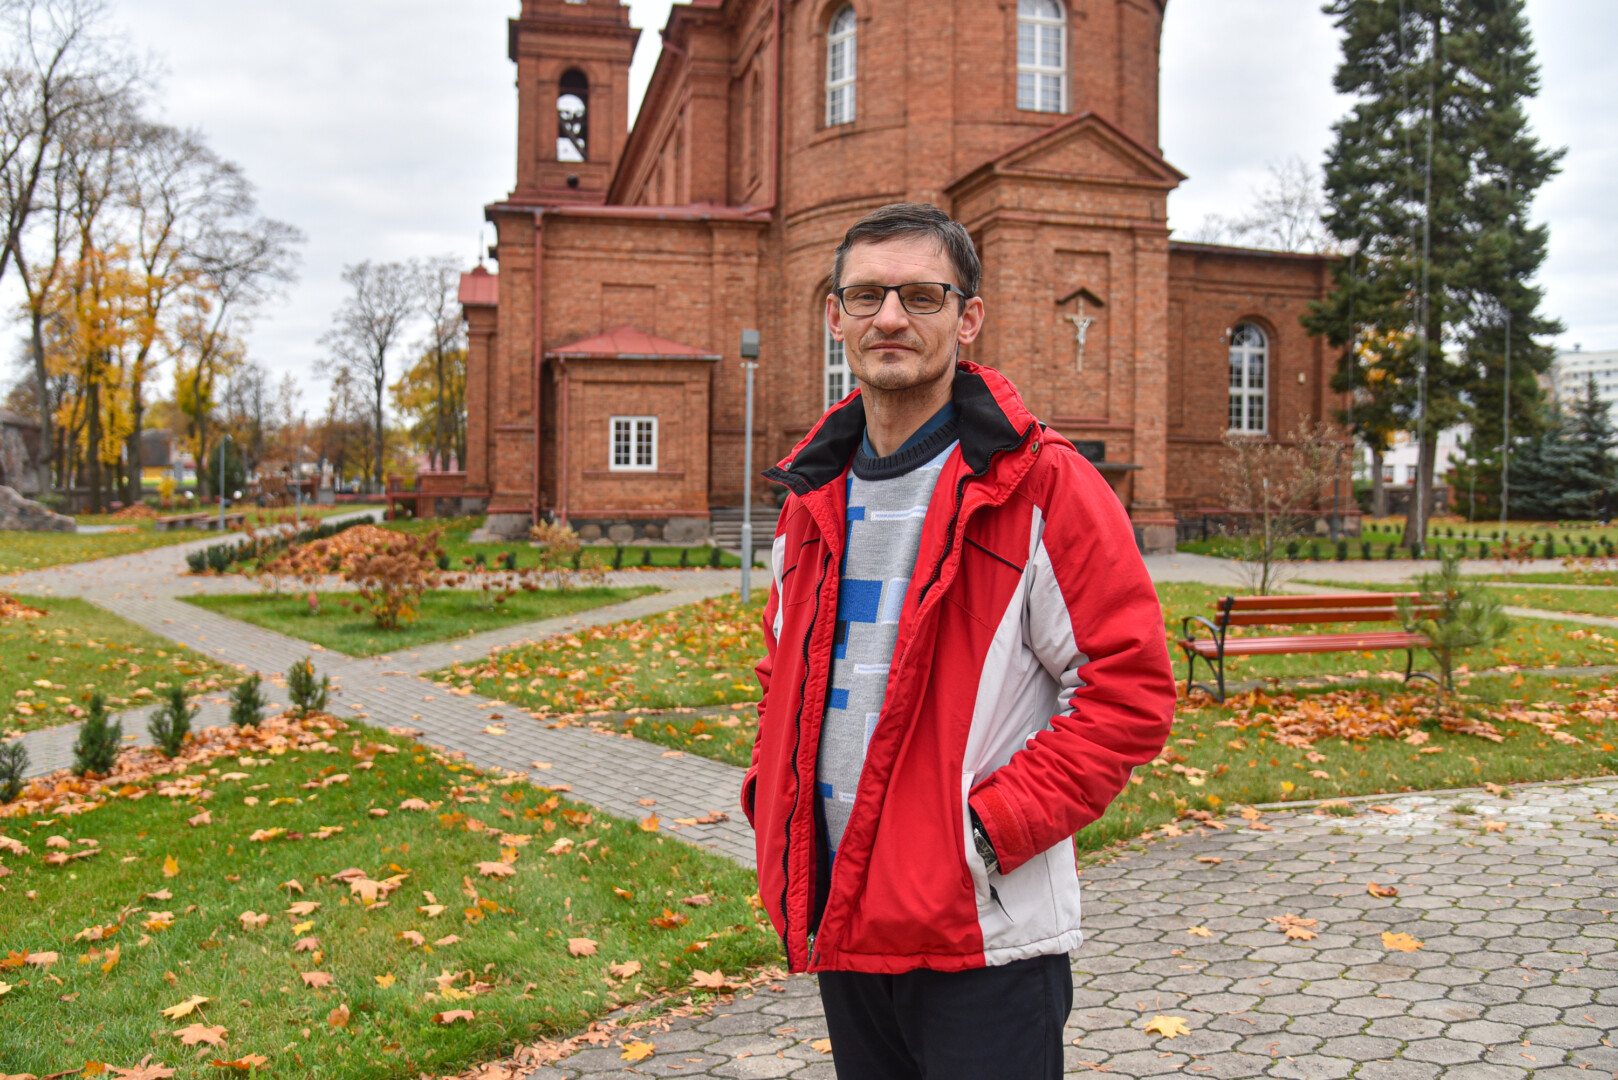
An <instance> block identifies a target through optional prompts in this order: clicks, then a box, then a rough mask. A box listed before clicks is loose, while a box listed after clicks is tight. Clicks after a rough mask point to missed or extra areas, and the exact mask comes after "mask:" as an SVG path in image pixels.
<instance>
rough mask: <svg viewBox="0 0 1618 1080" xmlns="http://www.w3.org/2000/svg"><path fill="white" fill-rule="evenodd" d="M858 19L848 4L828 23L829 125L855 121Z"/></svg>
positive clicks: (827, 95) (827, 114) (827, 124)
mask: <svg viewBox="0 0 1618 1080" xmlns="http://www.w3.org/2000/svg"><path fill="white" fill-rule="evenodd" d="M857 22H858V20H857V18H856V17H855V15H854V8H853V7H852V6H847V5H845V6H844V8H843V9H842V10H841V11H839V12H838V13H837V14H836V15H833V16H832V20H831V23H830V25H828V26H827V27H826V126H827V127H836V126H837V125H838V124H850V123H853V122H854V36H855V31H856V24H857Z"/></svg>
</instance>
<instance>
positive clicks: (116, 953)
mask: <svg viewBox="0 0 1618 1080" xmlns="http://www.w3.org/2000/svg"><path fill="white" fill-rule="evenodd" d="M122 952H123V946H122V945H114V946H113V947H112V948H110V949H108V950H107V958H106V959H105V960H103V961H101V970H102V971H111V970H112V969H113V968H115V967H117V966H118V960H119V958H120V956H121V955H122Z"/></svg>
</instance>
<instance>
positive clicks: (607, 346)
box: [545, 326, 720, 360]
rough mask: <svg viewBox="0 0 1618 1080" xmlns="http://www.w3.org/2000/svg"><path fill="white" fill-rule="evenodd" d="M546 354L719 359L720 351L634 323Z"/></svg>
mask: <svg viewBox="0 0 1618 1080" xmlns="http://www.w3.org/2000/svg"><path fill="white" fill-rule="evenodd" d="M545 355H546V356H555V357H560V358H562V359H565V360H718V359H719V358H720V357H719V354H718V353H711V352H706V351H704V350H702V349H697V348H693V347H692V346H690V345H682V344H680V343H679V342H678V341H670V340H669V339H668V338H660V337H658V336H657V335H655V334H648V333H647V332H646V331H644V330H639V329H637V328H635V327H633V326H618V327H614V328H613V329H611V330H607V331H604V332H603V333H600V334H597V335H595V336H594V337H587V338H584V339H583V340H581V341H575V342H573V343H572V344H571V345H563V346H562V347H561V348H559V349H548V350H546V352H545Z"/></svg>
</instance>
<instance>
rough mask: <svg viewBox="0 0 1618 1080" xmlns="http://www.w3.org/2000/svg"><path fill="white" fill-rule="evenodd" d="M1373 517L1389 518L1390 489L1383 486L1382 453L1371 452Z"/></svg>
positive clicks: (1378, 451)
mask: <svg viewBox="0 0 1618 1080" xmlns="http://www.w3.org/2000/svg"><path fill="white" fill-rule="evenodd" d="M1371 516H1372V517H1376V518H1380V517H1387V516H1388V489H1387V488H1386V487H1384V486H1383V484H1382V451H1380V450H1372V451H1371Z"/></svg>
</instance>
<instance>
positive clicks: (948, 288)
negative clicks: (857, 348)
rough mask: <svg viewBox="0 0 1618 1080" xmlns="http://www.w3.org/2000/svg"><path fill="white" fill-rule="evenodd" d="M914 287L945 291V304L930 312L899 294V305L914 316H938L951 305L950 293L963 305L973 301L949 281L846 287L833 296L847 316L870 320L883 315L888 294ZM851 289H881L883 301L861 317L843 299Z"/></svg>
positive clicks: (834, 291)
mask: <svg viewBox="0 0 1618 1080" xmlns="http://www.w3.org/2000/svg"><path fill="white" fill-rule="evenodd" d="M912 285H937V286H939V287H940V288H942V289H943V290H944V302H943V303H942V304H939V305H938V306H937V307H935V308H933V309H932V310H930V311H917V310H916V309H915V308H913V307H911V306H910V305H909V304H907V303H905V298H904V294H903V293H899V305H900V306H901V307H903V308H904V309H905V310H906V311H908V312H909V313H910V314H912V315H937V314H938V313H939V312H940V311H943V310H944V307H945V305H946V304H948V303H949V295H950V293H954V294H955V295H956V296H959V297H960V298H961V301H962V302H963V303H964V302H965V301H967V300H969V299H971V297H969V296H967V295H966V293H965V292H963V291H962V290H961V289H960V288H959V287H957V286H955V285H951V284H950V283H949V282H947V281H906V282H904V283H903V284H900V285H844V286H843V287H842V288H841V289H833V290H832V295H833V296H835V297H837V303H838V306H840V307H841V308H842V309H843V314H844V315H847V316H848V317H849V318H851V319H869V318H873V317H874V316H876V315H878V314H880V313H881V311H882V309H883V307H885V306H886V305H887V302H888V294H889V293H890V292H893V293H896V292H899V290H900V289H907V288H909V287H910V286H912ZM850 289H881V290H882V299H881V300H880V301H878V302H877V305H876V310H875V311H871V312H868V313H866V314H864V315H859V314H856V313H855V312H852V311H850V310H848V301H847V300H845V299H843V294H844V293H845V292H847V291H848V290H850Z"/></svg>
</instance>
